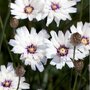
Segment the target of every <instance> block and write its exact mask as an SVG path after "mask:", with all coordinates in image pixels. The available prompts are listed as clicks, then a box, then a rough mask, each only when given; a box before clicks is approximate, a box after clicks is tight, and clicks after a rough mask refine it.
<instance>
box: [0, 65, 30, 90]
mask: <svg viewBox="0 0 90 90" xmlns="http://www.w3.org/2000/svg"><path fill="white" fill-rule="evenodd" d="M7 77H8V78H7ZM17 86H18V76H17V75H16V74H15V70H14V69H13V66H12V64H11V65H8V67H7V68H6V67H5V66H4V65H1V67H0V90H16V89H17ZM22 89H29V84H27V83H25V78H24V77H21V79H20V85H19V90H22Z"/></svg>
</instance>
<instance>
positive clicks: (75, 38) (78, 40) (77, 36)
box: [70, 33, 81, 46]
mask: <svg viewBox="0 0 90 90" xmlns="http://www.w3.org/2000/svg"><path fill="white" fill-rule="evenodd" d="M70 39H71V41H70V42H71V43H72V44H73V45H74V46H77V45H79V44H80V43H81V35H80V34H79V33H74V34H72V35H71V38H70Z"/></svg>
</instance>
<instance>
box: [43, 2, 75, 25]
mask: <svg viewBox="0 0 90 90" xmlns="http://www.w3.org/2000/svg"><path fill="white" fill-rule="evenodd" d="M74 5H76V2H75V1H69V0H45V5H44V9H43V11H42V12H43V15H42V18H43V19H44V18H46V17H47V23H46V26H48V25H49V24H50V23H51V22H52V21H53V20H55V22H56V23H57V26H59V23H60V21H61V20H64V21H65V20H67V19H69V20H71V19H72V18H71V16H70V15H69V14H70V13H76V8H75V7H73V6H74Z"/></svg>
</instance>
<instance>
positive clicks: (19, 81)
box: [16, 76, 21, 90]
mask: <svg viewBox="0 0 90 90" xmlns="http://www.w3.org/2000/svg"><path fill="white" fill-rule="evenodd" d="M20 79H21V77H20V76H19V79H18V85H17V89H16V90H19V85H20Z"/></svg>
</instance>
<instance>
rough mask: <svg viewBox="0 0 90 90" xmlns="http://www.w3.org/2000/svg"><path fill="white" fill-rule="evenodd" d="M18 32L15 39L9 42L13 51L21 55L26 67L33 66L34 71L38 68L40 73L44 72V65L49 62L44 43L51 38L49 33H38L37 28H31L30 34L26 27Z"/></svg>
mask: <svg viewBox="0 0 90 90" xmlns="http://www.w3.org/2000/svg"><path fill="white" fill-rule="evenodd" d="M16 32H17V33H16V35H15V39H12V40H10V42H9V44H10V45H11V46H13V49H12V51H13V52H14V53H17V54H20V55H21V57H20V59H21V60H22V61H24V63H25V65H31V68H32V69H33V70H36V67H37V68H38V70H39V71H40V72H41V71H43V70H44V67H43V65H42V63H43V64H45V63H46V61H47V59H46V56H45V54H46V51H45V49H46V46H45V43H44V39H47V38H48V37H49V35H48V34H47V32H46V31H45V30H41V31H40V32H39V33H36V30H35V28H31V33H29V31H28V30H27V28H26V27H25V26H24V27H21V28H19V29H17V30H16Z"/></svg>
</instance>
